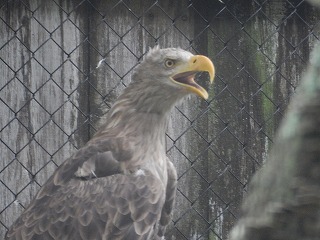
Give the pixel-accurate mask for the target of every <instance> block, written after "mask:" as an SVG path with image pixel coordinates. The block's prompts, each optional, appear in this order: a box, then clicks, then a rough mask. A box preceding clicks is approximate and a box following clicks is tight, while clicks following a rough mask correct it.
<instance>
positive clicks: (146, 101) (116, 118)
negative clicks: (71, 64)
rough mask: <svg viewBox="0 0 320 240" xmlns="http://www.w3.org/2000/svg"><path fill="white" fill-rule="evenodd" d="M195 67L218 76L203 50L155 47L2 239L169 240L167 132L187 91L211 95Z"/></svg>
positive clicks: (172, 184) (173, 178)
mask: <svg viewBox="0 0 320 240" xmlns="http://www.w3.org/2000/svg"><path fill="white" fill-rule="evenodd" d="M198 72H208V73H209V77H210V82H212V81H213V79H214V74H215V68H214V65H213V63H212V61H211V60H210V59H209V58H207V57H206V56H203V55H193V54H192V53H190V52H188V51H185V50H183V49H180V48H165V49H161V48H159V47H154V48H152V49H150V50H149V51H148V53H147V54H146V55H145V57H144V60H143V61H142V62H141V63H140V64H139V65H138V66H137V67H136V68H135V71H134V73H133V74H132V79H131V82H130V84H129V85H128V86H127V87H126V89H125V90H124V92H123V93H122V94H121V95H120V96H119V97H118V99H117V100H116V101H115V103H114V104H113V105H112V107H111V108H110V109H109V111H108V112H107V113H106V121H105V123H103V124H102V126H101V129H100V130H98V131H97V132H96V134H95V135H94V136H93V137H92V138H91V139H90V140H89V141H88V142H87V143H86V144H85V145H84V146H83V147H82V148H80V149H79V150H78V151H77V152H75V153H74V154H73V155H72V156H71V157H70V158H68V159H67V160H65V161H64V162H63V163H62V164H61V165H60V166H59V167H58V168H57V169H56V170H55V172H54V173H53V175H52V176H51V177H50V178H49V179H48V180H47V182H46V183H45V184H44V185H43V186H42V187H41V189H40V190H39V192H38V193H37V194H36V196H35V198H34V199H33V200H32V201H31V203H30V204H29V206H28V207H27V208H26V209H25V210H24V212H23V213H22V214H21V216H20V217H19V218H18V219H17V220H16V221H15V222H14V223H13V225H12V226H11V227H10V228H9V230H8V232H7V233H6V237H5V239H6V240H13V239H15V240H18V239H19V240H20V239H21V240H49V239H58V240H73V239H76V240H81V239H83V240H98V239H99V240H100V239H104V240H118V239H128V240H148V239H155V240H156V239H164V233H165V229H166V226H167V225H168V223H169V222H170V219H171V214H172V210H173V205H174V201H175V194H176V185H177V173H176V170H175V167H174V165H173V164H172V162H171V161H170V160H169V159H168V158H167V156H166V144H165V131H166V127H167V124H168V121H169V117H170V110H171V109H172V108H173V107H174V106H175V104H177V102H179V100H181V99H182V98H183V97H184V96H186V95H188V94H190V93H193V94H196V95H198V96H200V97H201V98H204V99H207V98H208V93H207V91H206V90H205V89H204V88H203V87H201V86H200V85H198V84H197V83H196V82H195V76H196V74H197V73H198Z"/></svg>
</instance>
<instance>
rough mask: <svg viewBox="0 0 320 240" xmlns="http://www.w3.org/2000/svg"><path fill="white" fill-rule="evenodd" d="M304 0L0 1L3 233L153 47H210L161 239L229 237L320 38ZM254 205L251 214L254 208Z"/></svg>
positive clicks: (175, 150) (189, 105)
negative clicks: (204, 93)
mask: <svg viewBox="0 0 320 240" xmlns="http://www.w3.org/2000/svg"><path fill="white" fill-rule="evenodd" d="M319 16H320V15H319V11H318V10H317V9H315V8H314V7H312V6H310V5H309V4H308V3H307V2H306V1H303V0H302V1H299V0H296V1H293V0H292V1H289V0H287V1H285V0H283V1H271V0H265V1H261V0H259V1H258V0H252V1H226V0H223V1H222V0H217V1H209V0H207V1H206V0H201V1H200V0H198V1H196V0H188V1H187V0H185V1H183V0H179V1H175V2H172V1H165V0H163V1H155V0H153V1H130V0H116V1H114V0H110V1H94V0H91V1H89V0H82V1H81V0H73V1H62V0H61V1H58V0H50V1H37V0H28V1H27V0H11V1H10V0H6V1H0V36H1V37H0V77H1V81H0V112H1V116H2V117H1V119H0V149H1V162H0V192H1V203H0V236H1V237H3V236H4V234H5V232H6V231H7V229H8V227H9V226H10V225H11V224H12V222H13V221H14V220H15V219H16V218H17V217H18V216H19V214H21V212H22V211H23V209H24V208H25V207H26V206H27V205H28V203H29V202H30V200H31V199H32V197H33V196H34V195H35V193H36V192H37V191H38V190H39V188H40V187H41V186H42V184H43V183H44V182H45V181H46V179H47V178H48V177H49V176H50V175H51V174H52V172H53V171H54V170H55V169H56V168H57V166H59V165H60V164H61V163H62V162H63V160H64V159H66V158H67V157H68V156H70V155H71V154H72V153H73V152H75V151H76V150H77V149H78V148H80V147H81V146H83V145H84V144H85V142H86V141H87V140H88V139H89V138H90V136H92V135H93V134H94V132H95V131H96V129H97V128H98V126H99V125H100V123H101V122H103V113H105V112H106V111H107V110H108V109H109V108H110V106H111V104H112V102H113V101H114V100H115V99H116V97H117V96H118V95H119V94H120V93H121V91H122V90H123V89H124V88H125V87H126V86H127V85H128V83H129V82H130V77H131V75H132V72H133V69H134V68H135V66H137V64H138V63H139V61H141V59H142V58H143V56H144V55H145V54H146V52H147V51H148V47H149V46H154V45H156V44H160V46H161V47H178V46H180V47H181V48H184V49H187V50H190V51H192V52H194V53H201V54H205V55H208V56H209V57H210V58H212V59H213V62H214V63H215V65H216V69H217V76H216V80H215V84H214V87H209V86H207V85H206V82H205V78H206V77H205V76H199V81H200V82H201V84H202V85H204V86H206V88H207V89H210V90H209V93H210V97H209V99H208V100H207V101H204V100H199V99H196V98H194V97H190V98H188V99H186V100H185V101H184V102H183V103H182V104H181V105H179V106H177V107H176V108H175V109H174V111H173V113H172V119H171V123H170V126H169V129H168V132H167V153H168V156H169V157H170V158H171V159H172V160H173V162H174V163H175V165H176V166H177V170H178V174H179V183H178V192H177V204H176V209H175V210H174V215H173V219H172V223H171V225H170V227H169V228H168V231H167V239H226V238H227V236H228V233H229V230H230V229H231V227H232V226H233V224H234V222H235V221H236V220H237V218H238V215H239V212H240V202H241V200H242V198H243V197H244V196H245V195H246V191H247V184H248V182H249V180H250V178H251V176H252V175H253V174H254V172H255V171H256V170H257V169H259V168H260V167H261V165H262V164H263V162H264V161H265V160H266V156H267V152H268V149H269V147H270V146H271V145H272V139H273V136H274V133H275V131H276V129H277V127H278V125H279V122H280V120H281V119H282V117H283V114H284V112H285V109H286V106H287V104H288V101H289V99H290V97H291V96H292V94H293V93H294V91H295V89H296V87H297V85H298V83H299V81H300V77H301V74H302V72H303V70H304V69H305V66H306V64H307V62H308V59H309V53H310V50H311V49H312V48H313V46H314V44H316V43H317V42H318V40H319V20H320V18H319ZM257 211H258V210H257Z"/></svg>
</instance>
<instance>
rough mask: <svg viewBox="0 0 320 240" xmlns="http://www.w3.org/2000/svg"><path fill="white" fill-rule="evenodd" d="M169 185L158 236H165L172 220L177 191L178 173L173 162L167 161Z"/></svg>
mask: <svg viewBox="0 0 320 240" xmlns="http://www.w3.org/2000/svg"><path fill="white" fill-rule="evenodd" d="M167 171H168V183H167V187H166V201H165V203H164V205H163V208H162V212H161V218H160V222H159V229H158V236H159V237H162V236H164V233H165V231H166V227H167V225H168V224H169V222H170V220H171V217H172V216H171V215H172V210H173V205H174V202H175V198H176V190H177V171H176V168H175V167H174V165H173V164H172V162H171V161H170V160H169V159H167Z"/></svg>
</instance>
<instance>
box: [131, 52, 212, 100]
mask: <svg viewBox="0 0 320 240" xmlns="http://www.w3.org/2000/svg"><path fill="white" fill-rule="evenodd" d="M198 72H208V73H209V76H210V81H211V82H212V81H213V78H214V74H215V69H214V66H213V64H212V62H211V60H210V59H209V58H207V57H205V56H202V55H193V54H192V53H190V52H187V51H185V50H183V49H180V48H166V49H160V48H159V47H155V48H153V49H150V51H149V52H148V53H147V54H146V56H145V58H144V60H143V61H142V63H141V64H140V65H139V66H138V67H137V68H136V72H135V75H134V77H133V82H141V83H143V84H145V85H146V89H145V90H149V91H153V92H154V94H155V95H158V94H159V91H160V93H161V91H162V90H164V91H163V96H166V95H172V94H176V95H179V96H183V95H186V94H188V93H195V94H197V95H199V96H200V97H202V98H204V99H207V98H208V93H207V91H206V90H205V89H204V88H203V87H201V86H200V85H199V84H197V83H196V82H195V80H194V78H195V75H196V74H197V73H198ZM147 86H148V87H147Z"/></svg>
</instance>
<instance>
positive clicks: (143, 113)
mask: <svg viewBox="0 0 320 240" xmlns="http://www.w3.org/2000/svg"><path fill="white" fill-rule="evenodd" d="M134 87H137V86H134ZM128 88H129V89H126V90H127V91H125V92H124V93H123V94H122V95H121V96H120V97H119V98H118V100H117V101H116V102H115V103H114V105H113V107H112V108H111V109H110V110H109V112H108V115H107V123H106V124H105V126H103V128H102V131H101V133H102V134H107V135H108V136H109V137H115V138H121V139H123V141H124V145H123V146H124V148H129V149H132V150H133V151H131V152H132V156H131V157H130V159H120V161H121V164H122V168H123V170H124V171H128V172H132V171H135V170H137V169H139V168H140V167H142V166H143V168H147V169H148V170H150V171H153V172H154V173H155V174H157V175H159V178H161V179H163V180H164V181H165V182H166V180H165V179H166V171H167V169H166V166H167V160H166V144H165V132H166V128H167V123H168V121H169V116H170V111H171V109H172V107H173V106H174V105H175V103H176V102H177V100H178V98H180V97H179V96H178V95H177V94H176V93H170V92H165V94H164V92H163V91H170V90H171V89H170V88H169V89H161V92H157V91H152V89H145V88H144V89H137V88H136V89H130V88H132V87H131V86H129V87H128ZM158 89H159V88H158ZM171 91H172V90H171ZM133 93H134V94H133ZM163 96H173V97H171V98H170V97H166V98H164V97H163ZM125 150H127V149H125Z"/></svg>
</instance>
